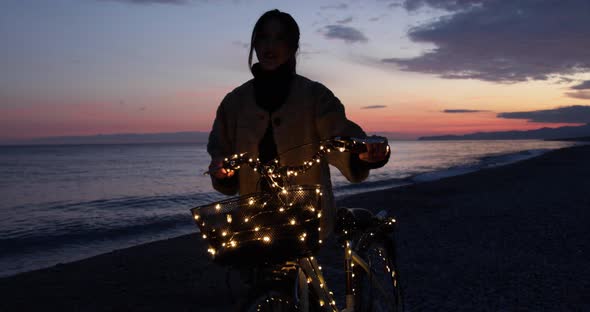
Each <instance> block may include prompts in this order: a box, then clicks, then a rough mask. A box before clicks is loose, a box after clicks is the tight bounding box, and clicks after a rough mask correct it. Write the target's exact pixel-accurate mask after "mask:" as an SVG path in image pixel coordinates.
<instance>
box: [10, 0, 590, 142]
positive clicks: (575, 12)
mask: <svg viewBox="0 0 590 312" xmlns="http://www.w3.org/2000/svg"><path fill="white" fill-rule="evenodd" d="M274 8H278V9H279V10H282V11H285V12H287V13H290V14H291V15H292V16H293V17H294V18H295V20H296V21H297V22H298V24H299V27H300V29H301V44H300V51H299V55H298V59H297V60H298V68H297V72H298V73H299V74H301V75H303V76H305V77H307V78H309V79H311V80H315V81H319V82H321V83H322V84H324V85H326V86H327V87H328V88H330V89H331V90H332V91H333V92H334V94H335V95H336V96H337V97H338V98H339V99H340V100H341V101H342V103H343V104H344V105H345V107H346V113H347V116H348V118H349V119H351V120H353V121H355V122H357V123H358V124H359V125H361V126H362V127H363V128H364V129H365V130H366V131H367V132H369V133H371V132H389V133H392V135H393V137H395V138H400V139H414V138H417V137H420V136H428V135H444V134H467V133H473V132H488V131H509V130H532V129H539V128H543V127H550V128H556V127H561V126H576V125H583V124H585V123H590V113H588V111H589V110H588V109H585V108H587V107H590V54H588V53H587V51H590V39H589V38H590V19H588V18H587V13H588V12H590V3H589V2H587V1H584V0H577V1H568V2H555V3H554V2H553V1H549V0H547V1H541V2H539V1H519V2H518V3H514V2H512V1H497V0H473V1H455V0H442V1H435V0H392V1H382V0H367V1H353V0H350V1H302V2H293V1H263V0H260V1H254V2H247V1H229V0H227V1H224V0H223V1H202V0H143V1H139V0H88V1H75V0H56V1H52V2H51V3H49V2H45V1H33V0H20V1H17V0H8V1H3V2H2V3H1V4H0V20H1V21H2V27H0V40H2V47H1V48H0V68H2V72H3V74H2V75H1V76H0V139H2V140H11V139H29V138H37V137H48V136H81V135H94V134H115V133H158V132H181V131H204V132H206V131H209V130H210V128H211V125H212V122H213V118H214V116H215V111H216V108H217V106H218V105H219V103H220V102H221V100H222V99H223V97H224V96H225V94H227V93H228V92H230V91H231V90H232V89H234V88H236V87H238V86H239V85H241V84H243V83H244V82H246V81H248V80H249V79H251V74H250V72H249V71H248V68H247V56H248V51H249V46H248V45H249V38H250V35H251V31H252V27H253V25H254V23H255V22H256V20H257V19H258V17H259V16H260V15H261V14H262V13H264V12H265V11H267V10H270V9H274ZM487 17H489V18H487ZM566 19H567V21H568V23H562V21H563V20H566ZM572 106H576V107H581V109H580V110H579V111H580V113H572V110H567V108H568V107H572ZM582 108H584V110H582ZM549 115H550V116H549ZM539 116H541V117H539Z"/></svg>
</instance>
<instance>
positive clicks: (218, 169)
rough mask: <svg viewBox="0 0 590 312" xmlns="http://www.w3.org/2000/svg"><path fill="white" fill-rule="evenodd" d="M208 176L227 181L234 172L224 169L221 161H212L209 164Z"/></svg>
mask: <svg viewBox="0 0 590 312" xmlns="http://www.w3.org/2000/svg"><path fill="white" fill-rule="evenodd" d="M209 174H210V175H211V176H213V177H215V178H216V179H227V178H231V177H232V176H233V175H234V171H233V170H226V169H224V168H223V161H220V160H212V161H211V163H210V164H209Z"/></svg>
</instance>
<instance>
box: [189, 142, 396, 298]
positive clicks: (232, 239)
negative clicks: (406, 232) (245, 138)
mask: <svg viewBox="0 0 590 312" xmlns="http://www.w3.org/2000/svg"><path fill="white" fill-rule="evenodd" d="M332 151H340V152H345V151H346V148H345V147H344V146H343V145H342V143H341V142H338V143H334V141H328V143H327V144H322V145H320V146H319V151H318V152H316V153H315V154H314V155H313V156H312V157H311V158H310V159H309V160H307V161H304V162H303V165H301V166H283V167H280V166H279V161H278V160H277V159H275V160H274V161H273V162H271V163H269V164H262V163H261V162H260V160H259V159H258V158H252V157H244V155H246V154H234V155H232V156H231V157H230V158H229V159H228V158H226V159H225V162H226V164H225V165H224V166H227V167H226V168H228V169H231V170H234V169H239V167H240V164H247V165H248V166H249V167H251V168H252V169H253V170H254V171H256V172H258V174H260V175H261V176H262V177H263V178H265V179H267V181H268V182H269V185H271V187H272V188H273V191H272V193H274V195H276V196H279V197H277V198H279V199H280V198H283V197H284V198H283V199H280V200H282V201H283V202H282V204H279V206H278V207H279V208H278V209H276V208H274V209H276V210H275V211H277V213H281V214H285V215H286V219H283V220H284V221H283V222H284V223H283V225H284V226H288V227H293V226H295V228H296V229H297V228H298V227H299V226H302V227H303V228H302V229H304V230H305V224H307V222H310V221H312V220H318V221H319V220H320V219H321V218H322V213H321V211H320V210H319V209H317V208H316V207H315V206H314V205H310V204H306V203H302V204H298V205H293V201H292V200H291V199H289V198H292V197H291V196H295V197H296V198H300V197H301V196H303V197H305V196H309V195H310V194H308V193H306V192H311V193H313V192H315V196H318V197H321V196H323V192H322V190H321V188H315V189H313V188H312V189H307V188H306V189H303V188H302V187H301V186H297V187H296V188H292V187H290V185H291V184H290V181H289V179H290V178H292V177H295V176H298V175H299V174H302V173H305V172H306V171H308V170H309V169H310V168H312V167H313V166H316V165H318V164H322V163H323V161H324V156H325V154H327V153H330V152H332ZM316 198H317V197H316ZM258 200H259V199H258V198H255V197H249V198H247V199H245V202H242V204H241V205H243V206H245V207H251V209H252V210H251V212H250V213H245V214H242V215H240V216H239V217H237V215H236V214H234V212H233V211H234V210H235V206H232V205H235V202H219V203H215V204H214V206H213V208H214V210H213V211H212V212H214V213H224V214H225V218H223V215H221V217H222V218H223V219H224V221H225V223H224V224H225V226H223V228H222V227H221V225H220V226H219V227H217V228H216V227H215V226H214V224H215V222H218V221H213V220H214V219H210V220H211V221H208V220H209V219H207V218H204V215H203V214H202V213H194V215H193V218H194V220H195V222H197V224H198V225H199V227H200V228H201V230H202V233H203V234H202V237H203V239H209V240H210V244H212V245H211V246H210V247H209V249H208V250H207V251H208V252H209V253H210V254H211V255H212V256H216V255H217V254H219V253H220V252H222V251H221V250H219V249H218V248H236V247H237V246H238V245H240V244H241V243H243V242H247V241H252V240H259V241H261V243H264V244H271V243H272V242H273V240H274V239H273V238H272V237H273V236H272V235H270V233H272V232H270V233H269V232H268V231H273V227H276V226H278V227H281V226H283V225H281V224H278V225H273V226H269V225H266V224H261V223H259V222H256V220H255V219H257V218H256V216H257V215H258V214H260V213H262V212H265V213H268V211H269V210H268V209H269V208H266V206H267V200H262V201H260V202H259V203H257V202H258ZM315 200H319V199H315ZM226 205H229V206H226ZM238 205H240V203H238ZM272 206H273V207H276V206H275V204H274V202H273V205H272ZM291 209H297V210H295V211H296V213H295V214H292V213H289V211H290V210H291ZM248 211H250V209H248ZM310 211H311V213H313V215H312V216H310V217H303V218H301V217H302V216H303V215H301V214H302V213H303V214H304V215H305V214H307V213H309V212H310ZM228 212H231V213H228ZM261 220H263V219H261ZM205 221H207V222H208V223H213V224H212V225H209V228H205ZM394 222H395V220H393V219H391V220H389V224H390V225H391V224H392V223H394ZM251 223H254V224H253V225H251V226H250V227H246V225H247V224H251ZM244 228H246V229H247V228H249V229H250V230H246V231H250V232H251V233H252V234H247V235H246V236H242V235H241V234H239V233H241V232H243V231H245V230H244ZM234 229H236V230H234ZM237 229H239V230H237ZM216 230H217V231H216ZM309 230H310V229H307V231H309ZM320 231H321V228H320V227H318V228H317V233H320ZM260 232H262V233H263V235H262V236H260ZM313 232H315V231H313ZM254 233H257V234H254ZM273 235H274V234H273ZM255 237H258V238H255ZM309 237H310V236H308V233H307V232H300V234H299V236H298V238H299V240H300V241H302V242H306V241H308V238H309ZM312 237H315V236H312ZM317 242H318V243H319V244H322V243H323V241H322V240H321V239H318V240H317ZM326 303H327V304H331V302H326Z"/></svg>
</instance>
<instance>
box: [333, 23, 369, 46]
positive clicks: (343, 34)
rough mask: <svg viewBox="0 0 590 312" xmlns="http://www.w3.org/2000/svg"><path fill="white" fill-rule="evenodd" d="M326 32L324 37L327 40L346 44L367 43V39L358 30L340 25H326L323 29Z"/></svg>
mask: <svg viewBox="0 0 590 312" xmlns="http://www.w3.org/2000/svg"><path fill="white" fill-rule="evenodd" d="M324 28H325V30H326V32H325V33H324V36H325V37H326V38H328V39H339V40H344V41H345V42H346V43H355V42H367V41H369V39H367V37H366V36H365V35H364V34H363V33H362V32H360V31H359V30H358V29H356V28H353V27H349V26H342V25H328V26H326V27H324Z"/></svg>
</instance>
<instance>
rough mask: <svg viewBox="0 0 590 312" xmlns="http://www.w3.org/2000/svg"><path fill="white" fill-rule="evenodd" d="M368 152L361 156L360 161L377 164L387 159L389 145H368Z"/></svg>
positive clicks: (385, 143) (384, 143)
mask: <svg viewBox="0 0 590 312" xmlns="http://www.w3.org/2000/svg"><path fill="white" fill-rule="evenodd" d="M365 146H366V147H367V151H366V152H364V153H360V154H359V159H360V160H362V161H366V162H368V163H377V162H380V161H383V160H385V159H386V158H387V155H388V154H389V145H388V144H387V142H382V143H367V144H366V145H365Z"/></svg>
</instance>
